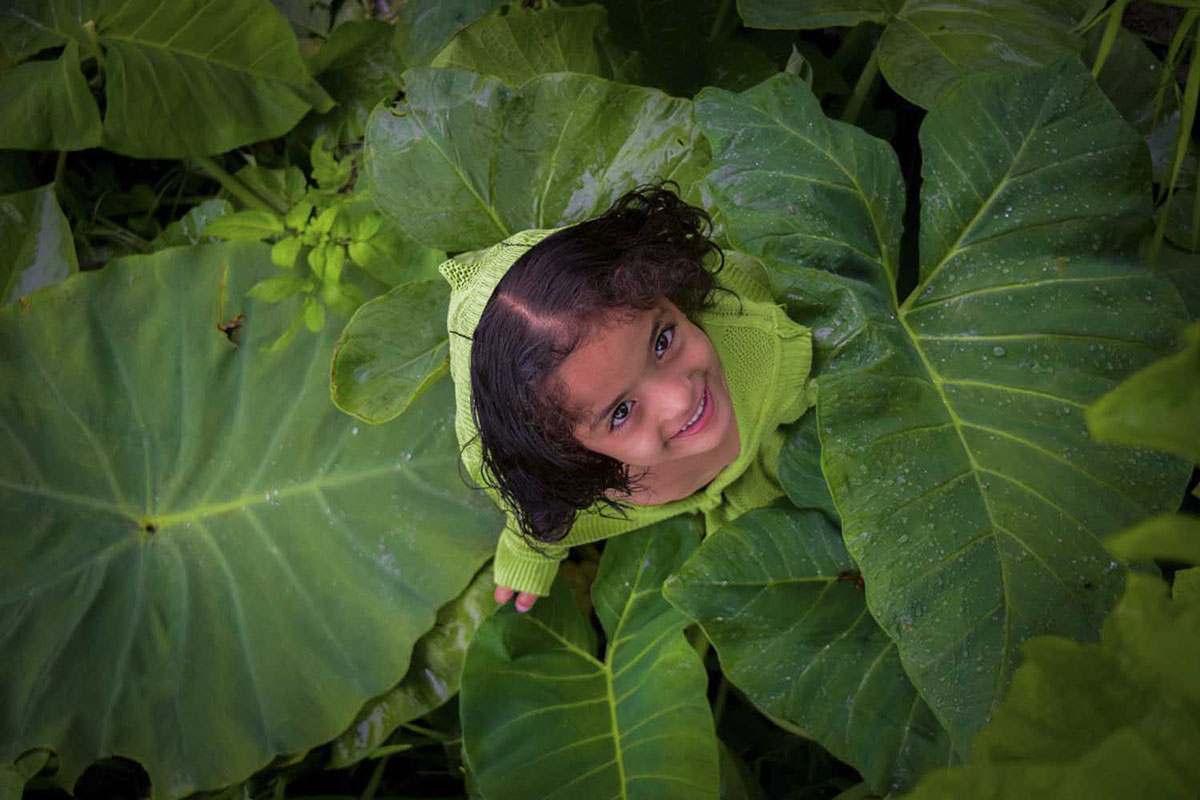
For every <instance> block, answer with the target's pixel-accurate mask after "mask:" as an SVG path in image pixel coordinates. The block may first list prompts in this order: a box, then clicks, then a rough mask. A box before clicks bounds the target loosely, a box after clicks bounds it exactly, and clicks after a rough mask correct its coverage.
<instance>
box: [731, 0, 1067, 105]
mask: <svg viewBox="0 0 1200 800" xmlns="http://www.w3.org/2000/svg"><path fill="white" fill-rule="evenodd" d="M1088 6H1089V3H1088V2H1086V0H1066V1H1065V2H1064V1H1063V0H988V2H979V0H850V2H837V1H836V0H783V2H774V0H740V1H739V3H738V10H739V11H740V13H741V14H742V18H743V19H744V20H745V21H746V24H747V25H749V26H751V27H756V28H825V27H829V26H835V25H847V26H850V25H857V24H859V23H861V22H876V23H885V24H886V27H885V28H884V31H883V35H882V36H881V37H880V39H879V44H878V45H877V47H878V55H879V68H880V71H881V72H882V73H883V76H884V77H885V78H886V79H887V82H888V84H890V85H891V87H892V88H893V89H895V90H896V91H897V92H898V93H899V94H901V95H903V96H904V97H905V98H906V99H908V100H910V101H912V102H913V103H916V104H917V105H919V106H921V107H922V108H932V107H933V106H935V105H937V103H938V102H940V101H941V100H942V99H943V98H945V97H946V96H947V95H949V93H950V91H951V90H952V89H954V87H956V86H957V85H958V84H959V83H961V82H962V80H963V79H964V78H967V77H969V76H971V75H976V74H979V73H983V72H1014V71H1022V70H1025V69H1027V68H1029V67H1031V66H1040V65H1045V64H1050V63H1052V62H1054V61H1057V60H1059V59H1061V58H1064V57H1068V56H1072V55H1075V54H1076V53H1078V52H1079V51H1080V50H1081V49H1082V47H1083V40H1082V39H1081V38H1080V37H1078V36H1077V35H1075V34H1074V33H1073V32H1072V31H1073V29H1074V28H1075V27H1076V25H1078V24H1079V23H1080V21H1081V20H1082V19H1084V17H1085V16H1086V15H1087V13H1088V10H1089V9H1088Z"/></svg>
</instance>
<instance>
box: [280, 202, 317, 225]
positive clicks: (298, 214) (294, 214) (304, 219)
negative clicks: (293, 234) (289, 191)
mask: <svg viewBox="0 0 1200 800" xmlns="http://www.w3.org/2000/svg"><path fill="white" fill-rule="evenodd" d="M312 212H313V204H312V203H310V202H308V201H307V200H301V201H300V202H299V203H297V204H296V205H294V206H292V207H291V208H290V209H289V210H288V212H287V215H286V216H285V217H284V218H283V222H284V224H285V225H287V226H288V227H289V228H291V229H292V230H294V231H302V230H304V229H305V227H307V226H308V218H309V217H310V216H312Z"/></svg>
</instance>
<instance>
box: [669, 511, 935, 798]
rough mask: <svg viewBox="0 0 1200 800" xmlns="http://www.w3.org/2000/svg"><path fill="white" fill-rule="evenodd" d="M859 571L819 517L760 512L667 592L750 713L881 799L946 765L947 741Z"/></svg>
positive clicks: (699, 556)
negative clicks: (778, 723)
mask: <svg viewBox="0 0 1200 800" xmlns="http://www.w3.org/2000/svg"><path fill="white" fill-rule="evenodd" d="M857 575H858V572H857V569H856V568H855V566H854V562H853V561H851V559H850V554H849V553H847V552H846V547H845V545H843V544H842V537H841V534H840V532H839V531H838V529H837V527H836V526H835V525H834V524H833V523H832V522H830V521H829V519H828V518H827V517H826V516H824V515H823V514H821V513H819V512H816V511H797V510H790V509H788V510H785V509H762V510H758V511H752V512H750V513H749V514H746V515H744V516H741V517H739V518H738V519H737V520H735V521H734V522H732V523H731V524H729V525H727V526H725V527H723V528H721V529H720V530H718V531H717V532H716V533H713V534H711V535H710V536H708V538H706V539H705V540H704V543H703V544H702V545H701V546H700V549H699V550H697V551H696V553H695V555H693V556H692V557H691V558H690V559H688V561H687V563H686V564H684V565H683V567H682V568H681V569H680V570H679V572H678V573H677V574H676V575H674V576H672V577H671V578H670V580H668V581H667V583H666V586H665V587H664V589H663V593H664V595H665V596H666V597H667V599H668V600H669V601H670V602H671V604H672V605H674V606H675V607H676V608H678V609H680V610H681V611H683V612H684V613H686V614H687V615H688V616H689V617H691V618H692V619H694V620H696V622H698V623H699V624H700V627H701V628H702V629H703V630H704V633H705V635H706V636H707V637H708V639H709V641H711V642H712V643H713V646H714V647H716V649H717V655H718V656H720V659H721V669H722V671H723V672H724V673H725V677H726V678H728V679H729V680H730V681H731V682H732V683H733V685H735V686H737V687H738V688H739V689H740V690H741V691H743V692H744V693H745V694H746V696H747V697H749V698H750V700H751V701H753V702H754V704H755V705H756V706H758V707H759V708H761V709H762V710H763V711H765V712H766V713H767V714H769V715H771V717H772V718H777V719H782V720H784V721H785V722H788V723H790V724H792V725H794V726H796V727H797V728H799V729H800V730H802V731H803V732H804V733H805V735H807V736H809V737H811V738H813V739H814V740H816V741H817V742H818V743H820V745H821V746H822V747H824V748H825V749H826V750H828V751H829V752H831V753H832V754H833V755H835V756H837V757H838V758H840V759H842V760H843V761H846V762H847V763H849V764H850V765H851V766H853V767H854V768H855V769H857V770H858V771H859V773H861V774H862V776H863V777H864V778H866V779H867V780H868V781H870V783H871V785H872V786H873V787H875V789H876V790H877V791H879V792H881V793H887V792H889V791H893V790H896V789H903V788H906V787H907V786H909V785H910V784H911V783H913V782H914V781H915V779H916V777H917V776H919V775H921V774H923V773H924V772H926V771H927V770H928V769H929V768H931V767H934V766H942V765H944V764H947V763H949V762H950V760H951V745H950V737H949V736H948V735H947V734H946V732H945V730H943V729H942V726H941V724H940V723H938V721H937V719H936V718H935V717H934V716H933V713H932V712H931V711H930V710H929V707H928V706H927V705H926V704H925V701H924V700H922V699H921V697H920V695H918V694H917V691H916V689H914V688H913V685H912V682H911V681H909V679H908V676H907V675H905V674H904V668H903V667H901V666H900V657H899V655H898V654H897V652H896V645H895V643H894V642H892V640H891V639H889V638H888V636H887V634H885V633H884V632H883V631H882V630H881V629H880V627H879V625H878V624H877V623H876V622H875V620H874V619H873V618H872V617H871V614H870V612H868V611H867V604H866V600H865V598H864V595H863V590H862V587H860V586H856V585H855V579H856V577H857Z"/></svg>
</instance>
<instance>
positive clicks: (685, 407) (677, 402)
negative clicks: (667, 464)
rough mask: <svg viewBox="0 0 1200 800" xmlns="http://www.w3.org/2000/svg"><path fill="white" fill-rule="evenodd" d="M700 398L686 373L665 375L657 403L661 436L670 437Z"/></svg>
mask: <svg viewBox="0 0 1200 800" xmlns="http://www.w3.org/2000/svg"><path fill="white" fill-rule="evenodd" d="M699 400H700V398H699V397H698V396H697V395H696V387H695V386H694V384H693V381H692V380H691V378H690V377H689V376H688V375H686V374H680V375H674V376H670V377H666V378H664V379H663V380H662V382H661V384H660V386H659V403H660V406H659V407H660V408H661V410H662V416H661V420H662V429H663V438H664V439H670V438H671V437H672V436H674V435H675V434H677V433H679V429H680V428H682V427H683V426H684V423H686V422H687V421H688V419H689V418H690V417H691V414H692V412H693V411H695V410H696V403H697V402H699Z"/></svg>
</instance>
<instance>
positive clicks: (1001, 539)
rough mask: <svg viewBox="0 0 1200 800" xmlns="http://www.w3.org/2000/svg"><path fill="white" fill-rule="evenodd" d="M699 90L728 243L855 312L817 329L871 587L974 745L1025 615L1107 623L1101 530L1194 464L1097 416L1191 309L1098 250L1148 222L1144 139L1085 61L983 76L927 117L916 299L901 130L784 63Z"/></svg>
mask: <svg viewBox="0 0 1200 800" xmlns="http://www.w3.org/2000/svg"><path fill="white" fill-rule="evenodd" d="M697 115H698V118H699V119H700V121H701V124H702V126H703V127H704V130H705V134H706V135H707V136H708V137H709V139H710V141H711V143H712V146H713V151H714V154H715V156H714V170H713V172H712V173H711V176H710V182H711V184H712V186H713V190H714V194H715V196H716V198H717V202H718V205H719V206H720V208H721V209H722V211H723V212H724V213H725V214H726V215H727V223H728V226H729V227H728V229H729V231H730V236H731V238H732V239H733V240H734V243H735V245H737V246H738V248H739V249H742V250H746V251H749V252H750V253H753V254H756V255H759V256H763V257H765V258H766V259H767V260H768V263H769V265H771V266H772V267H773V275H772V282H773V285H774V287H775V290H776V295H777V297H779V298H781V299H784V300H789V301H794V304H795V306H796V308H797V309H801V310H802V309H804V308H806V307H809V306H811V305H812V304H813V303H814V300H815V299H820V298H828V299H835V300H838V302H840V303H842V305H841V306H840V308H842V309H844V310H845V311H846V312H847V315H846V316H845V317H840V318H839V317H838V316H836V315H834V317H833V323H841V327H840V328H839V327H836V325H832V324H831V326H830V329H829V330H828V331H826V332H825V333H824V336H823V340H822V336H819V335H817V331H814V338H816V339H818V340H820V341H819V344H818V349H819V351H820V352H821V357H822V361H821V370H822V374H821V377H820V392H819V401H818V414H819V420H820V435H821V440H822V445H823V454H822V466H823V470H824V474H825V476H826V477H827V478H828V480H829V484H830V488H831V489H832V492H833V496H834V499H835V501H836V503H837V506H838V510H839V511H840V513H841V517H842V521H843V526H844V527H843V534H844V536H845V539H846V543H847V546H848V548H849V550H850V553H851V555H852V556H853V557H854V559H855V561H856V562H857V563H858V564H859V566H860V567H861V568H862V570H863V574H864V575H865V577H866V585H867V602H868V605H869V607H870V609H871V612H872V613H873V614H874V616H875V617H876V619H878V620H879V622H880V624H881V625H882V626H883V628H884V630H885V631H887V633H888V634H889V635H890V636H891V637H892V638H893V639H895V640H896V643H897V645H898V647H899V651H900V656H901V660H902V661H903V663H904V666H905V669H906V671H907V672H908V674H909V676H910V677H911V678H912V680H913V682H914V684H915V685H916V687H917V689H918V690H919V691H920V692H921V694H922V695H923V696H924V697H925V699H926V701H927V702H928V703H929V704H930V706H931V708H932V709H933V711H934V713H935V714H936V715H937V716H938V718H939V719H940V720H941V722H942V723H943V724H944V725H945V726H946V727H947V729H948V730H949V731H950V732H951V734H952V736H953V737H954V738H955V743H956V746H957V747H958V748H959V749H960V751H964V752H965V751H966V749H967V747H968V746H969V743H970V740H971V738H972V736H973V735H974V733H975V732H976V731H978V730H979V728H980V727H982V725H983V724H984V722H985V721H986V719H987V717H988V715H989V713H990V711H991V709H992V708H994V707H995V704H996V703H997V702H998V701H999V699H1000V697H1001V696H1002V693H1003V690H1004V687H1005V685H1006V683H1007V680H1008V676H1009V675H1010V674H1011V671H1012V669H1013V667H1014V666H1015V664H1016V662H1017V659H1018V653H1017V646H1018V645H1019V643H1020V642H1021V641H1023V640H1025V639H1027V638H1028V637H1030V636H1032V635H1035V634H1038V633H1045V632H1059V633H1063V634H1066V635H1070V636H1073V637H1080V638H1093V639H1094V638H1095V637H1096V636H1097V634H1098V629H1099V624H1100V620H1101V619H1102V618H1103V615H1104V613H1105V611H1106V610H1107V609H1108V607H1109V606H1110V605H1111V603H1112V601H1113V600H1114V599H1115V597H1116V594H1117V593H1118V592H1119V588H1120V583H1121V573H1120V571H1119V570H1117V569H1116V567H1117V564H1116V562H1114V561H1112V560H1111V556H1109V554H1108V553H1107V552H1105V550H1104V548H1103V547H1102V546H1101V544H1100V542H1099V537H1101V536H1103V535H1105V534H1107V533H1109V532H1112V531H1113V530H1116V529H1119V528H1121V527H1124V526H1125V525H1126V524H1128V523H1130V522H1133V521H1135V520H1137V519H1139V518H1141V517H1144V516H1145V515H1147V514H1148V513H1151V512H1154V511H1157V510H1160V509H1163V508H1167V507H1171V506H1173V505H1174V504H1176V503H1177V502H1178V498H1179V496H1180V493H1181V492H1182V490H1183V486H1184V482H1185V481H1186V479H1187V473H1188V469H1187V467H1186V466H1185V465H1183V464H1181V463H1180V462H1179V461H1177V460H1174V459H1170V458H1166V457H1162V456H1159V455H1154V454H1150V453H1146V452H1141V451H1135V450H1130V449H1125V448H1119V447H1109V446H1102V445H1098V444H1096V443H1095V442H1093V441H1092V440H1091V439H1090V438H1089V437H1088V435H1087V430H1086V427H1085V425H1084V420H1083V411H1084V409H1085V408H1086V407H1087V404H1088V403H1090V402H1091V401H1093V400H1095V399H1096V398H1097V397H1099V396H1100V395H1101V394H1103V393H1104V392H1105V391H1106V390H1108V389H1110V388H1112V387H1113V386H1115V385H1116V384H1117V383H1118V382H1119V381H1121V380H1122V379H1123V378H1124V377H1126V376H1127V375H1129V374H1130V373H1131V372H1133V371H1134V370H1136V369H1138V368H1139V367H1141V366H1144V365H1146V364H1147V363H1149V362H1151V361H1153V360H1154V359H1155V358H1157V357H1158V356H1159V355H1160V354H1163V353H1165V352H1168V351H1170V350H1171V349H1172V348H1173V347H1174V346H1175V342H1176V337H1177V336H1178V334H1179V330H1180V325H1181V323H1182V319H1183V308H1182V306H1181V304H1180V301H1179V299H1178V296H1177V295H1176V293H1175V292H1174V290H1173V289H1172V288H1171V287H1170V286H1169V285H1167V284H1166V283H1165V282H1164V281H1162V280H1161V279H1160V278H1158V277H1156V276H1155V275H1154V274H1153V273H1150V272H1149V271H1147V270H1145V269H1144V268H1142V267H1140V266H1138V265H1137V264H1136V263H1135V262H1133V261H1132V260H1129V259H1125V258H1119V257H1114V256H1110V255H1105V253H1106V252H1111V251H1113V250H1114V249H1116V248H1119V247H1129V246H1130V245H1132V243H1133V242H1134V241H1136V238H1137V237H1138V235H1140V233H1141V232H1142V231H1144V230H1145V227H1146V224H1147V219H1148V213H1149V186H1148V183H1149V182H1148V175H1149V164H1148V158H1147V156H1146V151H1145V147H1144V145H1143V143H1142V141H1141V138H1140V137H1139V136H1138V135H1137V134H1136V133H1135V132H1134V131H1133V130H1132V129H1131V128H1130V127H1129V126H1128V125H1127V124H1126V123H1125V122H1124V121H1123V120H1122V119H1121V118H1120V117H1119V116H1118V115H1117V113H1116V112H1115V111H1114V110H1113V108H1112V106H1111V105H1110V104H1109V102H1108V101H1107V99H1105V98H1104V97H1103V95H1102V94H1101V93H1100V91H1099V90H1098V89H1097V88H1096V86H1095V84H1094V83H1093V81H1092V80H1091V77H1090V75H1089V74H1088V73H1087V72H1086V70H1084V68H1083V67H1082V65H1080V64H1079V63H1078V62H1075V61H1068V62H1063V63H1061V64H1059V65H1056V66H1054V67H1050V68H1047V69H1045V70H1042V71H1039V72H1037V73H1028V74H1026V75H1023V76H1018V77H1012V78H995V79H987V80H978V81H976V82H973V83H971V84H969V85H964V86H963V87H962V88H961V89H960V90H959V91H958V92H956V93H955V94H954V96H953V97H952V98H951V99H950V100H948V101H947V102H946V103H945V104H944V105H942V106H940V107H939V108H938V109H936V110H935V111H934V112H932V113H931V114H930V115H929V116H928V118H927V119H926V121H925V123H924V126H923V127H922V130H921V142H922V145H923V153H924V184H923V186H922V207H921V231H920V251H921V252H920V256H921V268H920V280H919V282H918V285H917V286H916V288H915V289H914V290H913V292H912V293H911V295H909V297H908V298H907V299H905V300H904V301H903V302H900V301H899V299H898V298H897V297H896V295H895V275H896V267H897V259H898V253H899V233H900V206H901V202H902V197H903V193H902V189H901V186H900V179H899V170H898V168H897V166H896V162H895V157H894V155H893V154H892V153H891V152H890V150H889V149H888V148H887V146H886V144H884V143H883V142H880V141H877V140H873V139H871V138H870V137H869V136H868V135H867V134H865V133H864V132H862V131H861V130H858V129H855V128H852V127H850V126H846V125H842V124H840V123H834V122H830V121H828V120H826V119H825V118H824V116H823V115H822V114H821V110H820V107H819V106H818V104H817V101H816V99H815V98H814V97H813V96H812V94H811V92H809V90H808V89H807V88H806V87H805V86H804V85H803V84H802V83H801V82H800V81H798V80H796V79H794V78H791V77H790V76H780V77H778V78H775V79H772V80H771V81H768V82H767V83H765V84H763V85H761V86H759V87H757V88H755V89H753V90H751V91H749V92H746V93H743V94H742V95H730V94H728V93H724V92H720V91H713V90H706V91H705V92H704V93H702V94H701V96H700V97H699V98H698V100H697ZM814 268H819V270H821V271H817V270H815V269H814ZM824 270H829V271H832V272H833V273H835V274H834V275H828V274H826V273H824V272H823V271H824ZM839 284H840V287H841V291H842V292H843V293H844V294H847V295H851V296H853V298H854V302H852V303H849V302H844V297H842V296H841V295H839V293H838V292H836V291H831V286H836V285H839ZM793 313H795V311H794V312H793ZM826 319H828V317H827V316H826V317H822V318H821V319H820V320H819V321H818V323H817V325H819V326H821V327H824V325H825V322H824V320H826ZM801 320H802V321H804V320H805V317H804V316H803V315H801ZM814 327H816V326H814Z"/></svg>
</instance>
